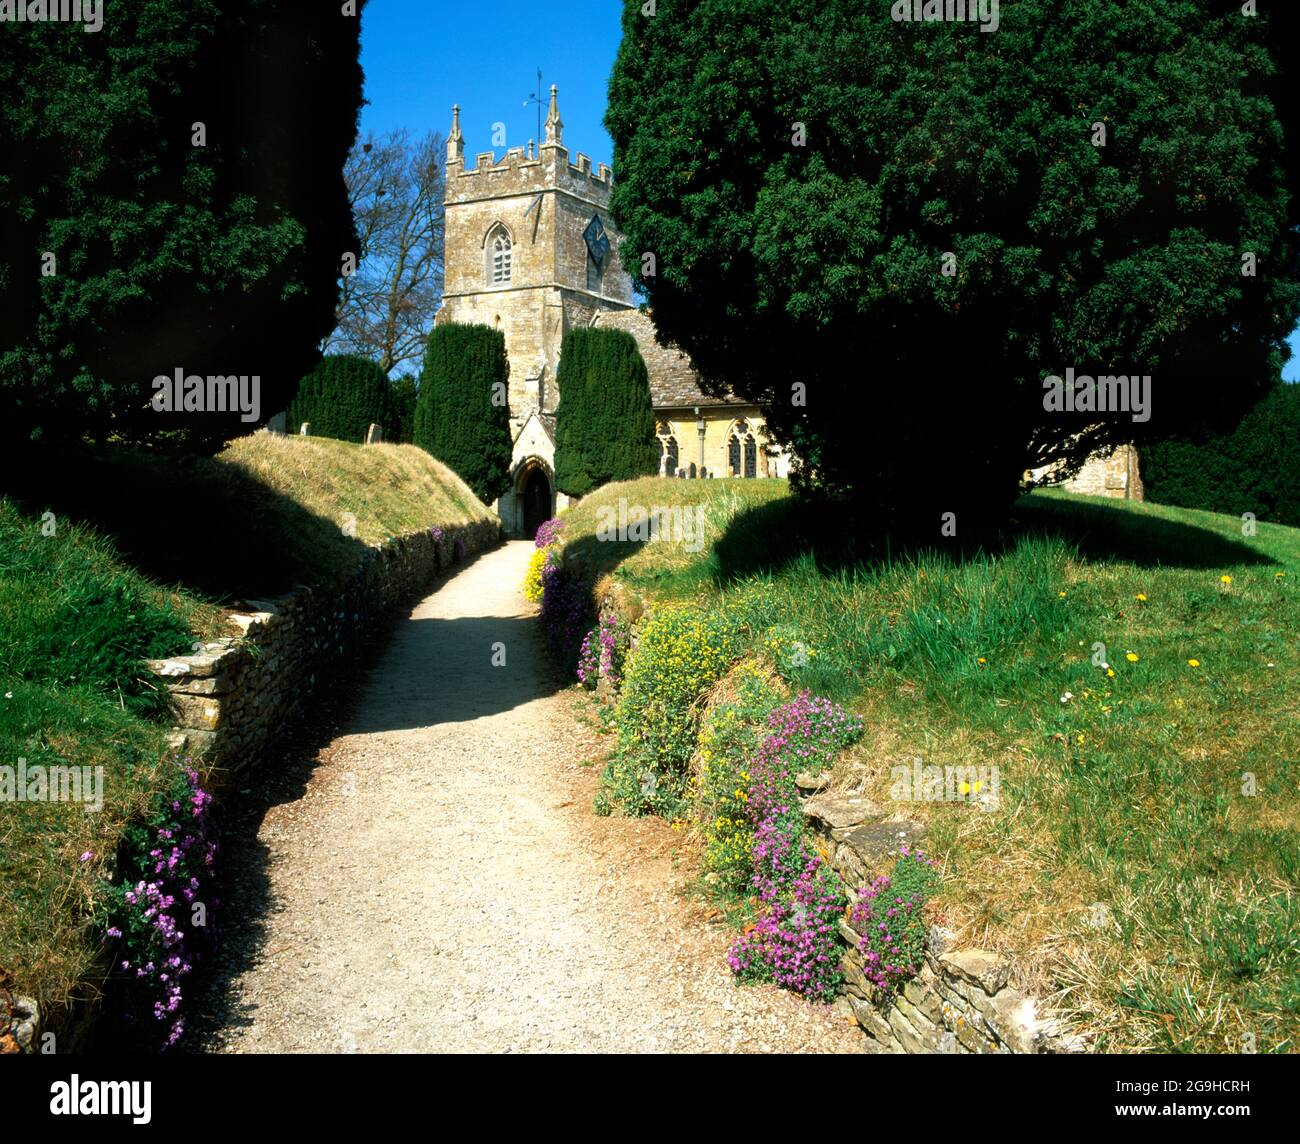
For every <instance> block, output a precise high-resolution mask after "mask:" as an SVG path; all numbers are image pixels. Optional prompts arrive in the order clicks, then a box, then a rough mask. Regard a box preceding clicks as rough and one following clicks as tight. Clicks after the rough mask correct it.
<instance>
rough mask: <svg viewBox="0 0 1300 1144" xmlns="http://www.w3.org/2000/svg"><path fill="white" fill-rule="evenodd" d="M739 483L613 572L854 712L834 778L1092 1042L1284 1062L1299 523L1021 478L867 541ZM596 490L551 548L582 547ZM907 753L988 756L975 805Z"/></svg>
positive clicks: (1297, 876) (1297, 874)
mask: <svg viewBox="0 0 1300 1144" xmlns="http://www.w3.org/2000/svg"><path fill="white" fill-rule="evenodd" d="M714 483H717V484H723V483H725V484H728V485H732V486H740V485H743V482H698V484H700V485H708V484H714ZM638 484H639V485H641V487H640V488H638V489H637V495H638V496H639V497H641V498H643V499H645V500H649V499H652V498H655V497H656V496H657V498H658V500H659V502H661V503H671V501H670V500H669V499H668V498H669V497H670V496H671V495H672V494H676V493H677V492H678V489H679V486H680V482H671V483H668V482H657V483H656V482H638ZM656 485H657V487H656ZM665 486H668V487H665ZM752 487H753V488H754V490H755V497H754V503H753V505H752V507H749V508H742V509H741V510H740V511H737V512H734V513H732V514H730V519H729V523H728V525H727V528H726V530H725V531H724V532H721V533H720V534H718V535H715V536H713V537H712V543H711V544H710V545H709V547H708V548H707V550H706V551H703V552H700V553H698V554H696V555H694V556H693V557H692V556H690V555H689V554H687V553H685V552H684V551H682V550H681V546H674V545H672V544H669V543H651V544H646V545H644V546H642V547H639V548H637V549H636V550H635V551H633V552H629V553H628V555H629V557H630V558H629V559H626V560H625V562H624V563H622V564H619V565H618V566H617V567H615V568H614V569H613V575H614V576H615V578H617V579H621V580H624V581H626V582H627V583H628V584H629V585H630V586H632V587H634V588H635V589H637V590H638V591H640V592H641V593H642V594H643V595H646V596H648V597H652V598H662V597H670V598H681V597H683V596H692V597H694V598H697V599H699V600H703V601H706V602H707V601H708V600H710V599H719V598H720V597H722V596H726V597H727V598H728V599H729V601H730V602H731V604H732V606H733V607H734V606H737V605H739V606H740V607H741V609H742V611H743V612H744V614H745V615H746V616H747V617H748V618H749V621H750V623H751V625H752V628H753V631H754V632H756V633H763V634H762V635H761V636H760V637H759V638H760V640H761V642H765V643H766V644H768V645H769V651H770V653H771V654H772V655H774V657H775V658H776V659H777V660H778V662H780V663H781V665H782V668H783V672H784V673H785V674H786V675H787V677H788V678H790V679H791V680H792V682H794V683H795V684H797V685H799V686H807V687H809V688H811V689H812V690H813V691H815V692H819V693H822V694H827V695H830V696H831V697H833V698H835V699H837V700H839V701H841V702H846V703H848V704H849V705H850V706H851V707H852V708H853V709H855V710H856V711H858V712H859V713H860V714H862V715H863V716H864V718H865V719H866V721H867V727H868V731H867V737H866V740H865V741H864V743H863V744H861V745H860V746H859V747H857V748H854V749H853V751H851V752H850V754H849V755H848V756H847V758H846V759H845V761H844V763H843V764H842V765H841V772H840V773H839V774H838V776H837V785H839V786H840V787H848V786H851V787H853V788H854V789H860V790H863V791H865V792H866V793H868V794H870V795H871V796H872V797H873V798H874V799H875V800H876V801H878V802H879V803H880V804H881V805H882V807H884V808H885V810H886V811H887V812H888V813H889V814H890V815H891V816H892V817H896V818H910V819H916V820H921V821H923V822H925V824H926V825H927V828H928V831H929V842H930V847H931V849H932V851H933V852H935V853H936V854H937V855H938V857H939V858H940V859H941V860H942V862H943V867H944V871H945V875H946V877H945V885H944V889H943V891H942V893H941V894H940V895H939V897H938V899H937V906H938V908H939V909H940V910H941V911H942V913H943V915H944V916H945V917H946V918H947V920H948V922H949V923H950V924H952V925H954V926H956V927H957V929H958V930H959V931H960V934H961V938H962V940H964V941H966V942H967V943H969V944H972V945H979V946H983V947H986V948H996V949H1002V950H1006V951H1008V952H1012V953H1014V954H1016V955H1017V957H1016V960H1017V964H1018V974H1019V977H1020V983H1021V984H1022V985H1024V986H1026V987H1028V988H1030V989H1033V990H1035V991H1037V992H1039V993H1049V992H1056V993H1057V994H1058V1000H1059V1001H1060V1003H1061V1004H1062V1005H1063V1006H1064V1008H1065V1009H1066V1010H1067V1011H1068V1012H1069V1013H1070V1014H1071V1015H1072V1017H1073V1018H1074V1020H1075V1022H1076V1024H1077V1025H1078V1027H1079V1028H1081V1029H1082V1030H1083V1031H1085V1032H1087V1033H1089V1034H1091V1035H1092V1039H1093V1043H1094V1044H1095V1045H1096V1046H1097V1047H1098V1048H1100V1049H1105V1050H1110V1051H1144V1050H1164V1051H1193V1052H1224V1051H1241V1050H1242V1049H1244V1048H1247V1047H1249V1046H1251V1045H1253V1046H1254V1047H1255V1048H1257V1049H1258V1051H1261V1052H1286V1051H1293V1050H1294V1048H1295V1044H1296V1035H1297V1022H1298V1018H1297V1013H1298V1012H1300V917H1298V916H1297V915H1298V913H1300V905H1297V903H1298V902H1300V898H1298V897H1297V890H1300V848H1297V844H1296V843H1297V837H1298V835H1297V828H1298V827H1300V792H1298V791H1297V782H1296V778H1297V768H1298V766H1300V764H1298V763H1297V760H1298V759H1300V720H1298V719H1297V717H1296V716H1297V701H1296V699H1295V696H1296V694H1297V684H1298V683H1300V657H1298V656H1297V646H1296V633H1297V630H1300V596H1298V595H1297V592H1298V591H1300V589H1298V586H1297V580H1300V530H1295V529H1288V528H1284V527H1280V526H1273V525H1266V524H1262V525H1259V526H1258V533H1257V534H1256V535H1253V536H1243V535H1242V524H1241V521H1239V520H1237V519H1235V518H1232V517H1223V516H1216V515H1214V514H1209V513H1203V512H1196V511H1193V510H1183V509H1167V508H1163V507H1161V506H1155V505H1132V504H1127V503H1120V502H1104V501H1096V500H1091V499H1089V498H1078V497H1069V496H1066V495H1064V494H1059V493H1048V494H1034V495H1033V496H1030V497H1027V498H1025V499H1024V500H1022V502H1020V504H1019V505H1018V506H1017V509H1016V520H1015V523H1014V525H1013V526H1011V527H1009V528H1008V529H1006V530H1005V531H1004V532H1003V533H1002V534H1000V535H997V536H986V537H982V538H979V540H978V541H972V542H971V543H969V544H968V545H967V547H965V548H964V549H963V550H956V549H950V550H944V549H941V548H938V547H934V548H930V549H927V550H915V549H913V550H909V551H904V552H891V551H890V550H889V548H888V546H887V545H886V544H884V543H883V542H879V541H878V542H876V544H875V546H874V547H870V548H868V547H866V546H865V545H862V544H860V543H858V544H855V542H854V541H853V540H851V539H850V538H849V537H847V536H846V535H845V534H846V532H847V531H848V530H847V529H846V528H845V527H844V525H843V518H842V517H840V516H839V515H838V512H837V510H836V509H835V507H834V506H822V507H821V508H815V507H812V506H805V505H801V504H798V503H797V502H795V501H793V500H791V499H788V498H781V497H779V496H777V497H773V496H772V495H771V492H770V490H769V489H765V488H763V483H754V484H753V485H752ZM745 491H747V490H743V489H731V490H718V491H717V492H715V491H714V490H707V491H704V492H701V493H699V494H698V495H700V496H704V497H714V496H726V497H733V496H741V497H743V496H744V495H745ZM619 495H622V491H621V489H620V487H619V486H611V488H609V489H606V490H601V492H600V493H598V494H596V495H595V496H593V497H591V498H588V499H587V501H585V502H584V503H583V504H582V505H581V506H580V513H581V515H580V514H579V512H575V513H573V514H570V523H569V525H568V526H567V528H566V532H567V536H566V540H567V541H568V542H569V543H571V544H575V543H576V544H577V545H578V547H579V549H580V550H582V549H586V550H590V549H592V548H593V547H597V546H598V542H596V541H595V540H594V537H593V536H592V535H591V534H590V529H589V525H588V524H587V522H588V521H594V520H595V519H596V509H597V508H599V506H600V504H601V503H608V502H609V500H610V499H611V498H612V499H614V500H617V497H618V496H619ZM584 533H585V534H586V537H585V538H584V535H583V534H584ZM1222 577H1228V578H1229V579H1228V580H1227V581H1224V580H1223V579H1222ZM1140 596H1141V597H1145V599H1139V597H1140ZM1099 644H1103V645H1105V651H1104V653H1102V652H1100V651H1099V649H1097V646H1096V645H1099ZM795 648H797V649H799V650H800V651H801V652H802V653H803V654H802V655H800V656H798V657H795V656H794V655H793V654H792V649H795ZM1095 656H1096V657H1097V658H1100V659H1103V660H1104V662H1105V663H1107V664H1108V665H1109V669H1110V670H1111V671H1113V672H1114V674H1113V675H1110V674H1108V671H1107V669H1106V668H1104V667H1101V666H1097V665H1095V664H1094V657H1095ZM1130 656H1132V657H1136V658H1135V659H1131V658H1130ZM1189 660H1196V661H1197V663H1198V664H1199V666H1192V665H1191V664H1189V662H1188V661H1189ZM805 661H806V662H805ZM1067 696H1068V697H1067ZM918 758H919V759H920V760H921V761H922V762H923V764H926V765H938V766H940V767H943V766H968V765H976V766H979V765H983V766H994V765H995V766H997V767H998V772H999V775H1000V801H999V805H998V808H997V809H995V810H989V811H984V810H981V809H979V808H978V807H977V806H973V805H968V804H965V803H962V804H953V803H944V802H916V801H904V800H902V799H900V798H896V797H894V796H895V795H896V794H898V793H899V791H898V789H897V788H896V786H895V781H896V778H897V774H896V773H895V772H893V770H892V768H894V767H897V766H901V765H909V766H910V764H911V762H912V760H914V759H918ZM1252 792H1253V793H1252Z"/></svg>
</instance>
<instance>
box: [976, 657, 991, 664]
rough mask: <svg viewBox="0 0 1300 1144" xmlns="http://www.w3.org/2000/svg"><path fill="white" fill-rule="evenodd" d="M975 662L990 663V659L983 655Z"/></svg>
mask: <svg viewBox="0 0 1300 1144" xmlns="http://www.w3.org/2000/svg"><path fill="white" fill-rule="evenodd" d="M975 662H976V663H988V660H987V659H985V658H984V657H983V656H980V657H979V659H977V660H976V661H975Z"/></svg>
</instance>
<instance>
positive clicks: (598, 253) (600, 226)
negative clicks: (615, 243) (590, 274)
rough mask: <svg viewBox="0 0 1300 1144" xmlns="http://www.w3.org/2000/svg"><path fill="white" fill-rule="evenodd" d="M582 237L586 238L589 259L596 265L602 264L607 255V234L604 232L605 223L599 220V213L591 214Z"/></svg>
mask: <svg viewBox="0 0 1300 1144" xmlns="http://www.w3.org/2000/svg"><path fill="white" fill-rule="evenodd" d="M582 237H583V238H585V239H586V240H587V250H588V251H589V252H590V253H591V260H592V261H593V262H594V263H595V264H596V265H597V266H604V265H605V259H606V258H608V257H609V235H607V234H606V233H605V225H604V223H602V222H601V221H600V216H599V215H592V216H591V222H589V223H588V224H587V229H586V230H584V231H583V232H582Z"/></svg>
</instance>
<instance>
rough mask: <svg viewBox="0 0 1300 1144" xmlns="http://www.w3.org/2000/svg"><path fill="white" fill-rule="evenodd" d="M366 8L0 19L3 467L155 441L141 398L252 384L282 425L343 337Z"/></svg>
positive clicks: (187, 437) (169, 1) (157, 4)
mask: <svg viewBox="0 0 1300 1144" xmlns="http://www.w3.org/2000/svg"><path fill="white" fill-rule="evenodd" d="M361 10H362V5H361V4H356V5H345V4H341V3H338V4H334V3H321V2H320V0H131V2H130V3H108V4H105V5H104V6H103V26H102V28H101V29H100V30H98V31H93V32H88V31H87V30H86V27H85V26H84V25H83V24H82V23H79V22H76V21H73V22H72V23H57V22H45V23H40V22H36V23H33V22H26V23H13V22H7V23H0V90H2V91H3V92H4V114H3V115H0V403H3V407H4V417H3V418H2V419H0V451H2V450H4V449H5V448H6V447H12V446H13V445H16V444H22V443H24V442H30V441H32V440H37V441H41V442H58V441H59V440H64V441H67V440H69V439H70V440H78V439H84V438H90V439H95V440H128V441H135V442H140V443H156V442H157V441H158V440H159V439H160V437H164V436H166V437H167V438H168V439H169V440H171V441H173V442H174V443H176V444H178V445H180V446H182V447H187V448H194V449H200V450H210V449H214V448H216V447H218V446H219V445H220V444H221V442H223V441H224V440H226V439H227V438H230V437H233V436H236V435H238V434H240V433H247V432H251V431H252V430H253V429H255V428H256V427H257V422H255V421H248V422H245V421H242V420H241V411H239V410H234V411H232V412H226V413H222V412H217V411H202V412H200V411H191V412H188V413H186V412H181V413H161V412H158V411H157V410H155V409H154V408H153V407H152V406H151V404H150V400H151V398H152V397H153V395H154V392H155V391H154V388H153V386H152V381H153V379H154V378H155V377H157V376H171V375H172V374H173V373H174V372H175V371H176V370H178V369H180V370H183V371H184V373H185V375H187V376H200V377H207V376H219V377H229V376H238V375H244V376H247V377H250V378H251V377H254V376H256V377H258V378H259V379H260V404H261V408H260V413H261V419H262V420H265V419H266V418H267V417H269V416H270V415H271V414H274V413H276V412H278V411H279V410H282V409H284V408H285V407H286V406H287V405H288V403H289V401H290V399H291V398H292V397H293V395H294V392H295V390H296V388H297V385H298V382H299V380H300V379H301V378H302V377H303V376H304V374H306V373H307V372H308V371H309V370H310V369H311V368H312V367H313V365H314V364H315V363H316V361H317V360H319V357H320V353H319V346H320V343H321V341H322V339H324V338H325V336H326V335H327V334H329V332H330V330H331V329H332V328H333V325H334V306H335V302H336V299H337V295H338V281H339V277H340V273H341V269H342V260H343V256H344V254H345V253H346V252H349V251H354V250H355V248H356V244H357V238H356V234H355V231H354V229H353V225H352V216H351V211H350V209H349V205H348V196H347V188H346V187H345V185H344V181H343V165H344V162H345V160H346V159H347V155H348V151H349V148H350V147H351V145H352V141H353V139H354V138H355V136H356V127H357V114H358V111H359V109H360V106H361V81H362V75H361V67H360V61H359V56H360V26H361V17H360V15H359V13H360V11H361Z"/></svg>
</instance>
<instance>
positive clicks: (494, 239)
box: [483, 223, 514, 286]
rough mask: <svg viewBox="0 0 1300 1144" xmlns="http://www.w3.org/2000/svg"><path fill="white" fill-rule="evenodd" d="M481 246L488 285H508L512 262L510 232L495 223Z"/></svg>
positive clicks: (512, 250)
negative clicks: (485, 257)
mask: <svg viewBox="0 0 1300 1144" xmlns="http://www.w3.org/2000/svg"><path fill="white" fill-rule="evenodd" d="M483 246H484V250H485V252H486V254H487V280H488V285H489V286H505V285H508V284H509V282H510V274H511V271H512V270H513V264H514V243H513V242H511V241H510V232H509V231H508V230H506V228H505V227H504V226H502V225H501V223H497V224H496V226H494V227H493V228H492V229H491V230H490V231H488V236H487V241H486V242H485V243H484V244H483Z"/></svg>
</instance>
